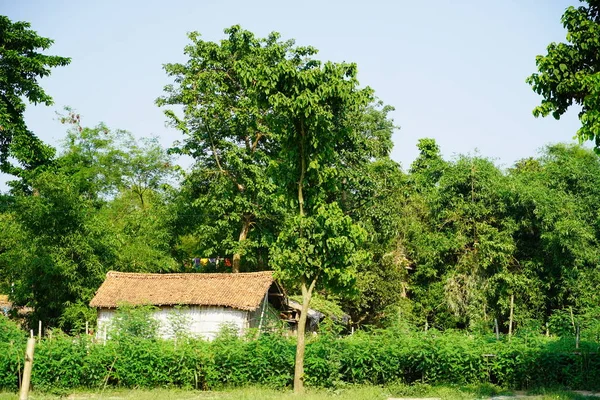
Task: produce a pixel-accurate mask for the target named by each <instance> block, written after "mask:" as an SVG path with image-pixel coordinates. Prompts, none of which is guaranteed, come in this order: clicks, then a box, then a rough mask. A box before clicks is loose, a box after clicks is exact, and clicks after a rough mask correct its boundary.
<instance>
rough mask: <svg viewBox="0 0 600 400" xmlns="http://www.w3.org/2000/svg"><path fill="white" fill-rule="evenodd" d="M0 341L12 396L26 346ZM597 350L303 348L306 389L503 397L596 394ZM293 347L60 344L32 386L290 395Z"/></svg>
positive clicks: (528, 342)
mask: <svg viewBox="0 0 600 400" xmlns="http://www.w3.org/2000/svg"><path fill="white" fill-rule="evenodd" d="M17 342H18V343H15V340H11V341H10V342H6V341H4V342H0V389H2V390H9V391H14V390H16V389H17V386H18V379H19V378H18V376H19V370H20V368H22V365H23V354H24V347H25V341H24V338H23V340H17ZM598 347H599V345H598V344H597V343H592V342H582V343H581V344H580V348H579V349H575V343H574V341H573V340H572V339H558V338H547V337H544V336H540V337H528V338H519V337H513V338H512V339H511V340H509V339H508V338H502V339H501V340H500V341H497V340H496V339H495V338H487V337H476V336H468V335H465V334H463V333H453V332H446V333H439V332H431V331H430V332H398V331H383V332H376V333H358V334H355V335H352V336H347V337H342V338H338V337H334V336H331V335H319V336H318V337H314V338H310V339H309V343H308V345H307V349H306V359H305V371H306V377H305V381H306V383H307V384H308V385H310V386H318V387H334V386H336V385H339V384H341V383H358V384H378V385H380V384H389V383H400V382H401V383H408V384H410V383H414V382H425V383H430V384H470V383H484V382H489V383H492V384H496V385H499V386H502V387H506V388H512V389H526V388H532V387H538V386H544V387H565V388H571V389H590V390H594V389H599V388H600V358H599V357H598ZM294 354H295V347H294V339H293V338H287V337H284V336H282V335H279V334H263V335H261V336H260V337H259V338H258V339H252V340H250V339H247V338H237V337H234V336H231V335H228V336H227V335H226V336H224V337H221V338H218V339H217V340H215V341H212V342H206V341H202V340H193V339H188V340H180V341H178V342H174V341H165V340H151V339H136V338H127V337H123V338H120V339H119V340H110V341H108V342H107V343H106V344H102V343H94V342H93V341H92V340H91V339H90V338H88V337H72V336H66V335H54V337H53V338H45V339H43V340H42V341H41V342H39V343H38V344H37V346H36V353H35V360H34V367H33V377H32V385H33V386H34V388H36V389H38V390H42V391H43V390H57V389H64V390H70V389H75V388H100V387H103V386H105V385H106V386H108V387H144V388H154V387H183V388H197V389H202V390H208V389H216V388H221V387H225V386H241V385H248V384H259V385H266V386H271V387H276V388H282V387H286V386H290V385H291V384H292V379H293V371H294Z"/></svg>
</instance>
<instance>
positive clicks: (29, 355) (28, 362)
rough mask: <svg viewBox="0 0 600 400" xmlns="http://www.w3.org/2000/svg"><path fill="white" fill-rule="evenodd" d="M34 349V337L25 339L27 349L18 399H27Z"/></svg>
mask: <svg viewBox="0 0 600 400" xmlns="http://www.w3.org/2000/svg"><path fill="white" fill-rule="evenodd" d="M34 350H35V338H32V337H31V338H29V339H28V340H27V350H26V351H25V367H24V368H23V382H22V383H21V391H20V394H19V400H27V399H29V384H30V383H31V369H32V367H33V352H34Z"/></svg>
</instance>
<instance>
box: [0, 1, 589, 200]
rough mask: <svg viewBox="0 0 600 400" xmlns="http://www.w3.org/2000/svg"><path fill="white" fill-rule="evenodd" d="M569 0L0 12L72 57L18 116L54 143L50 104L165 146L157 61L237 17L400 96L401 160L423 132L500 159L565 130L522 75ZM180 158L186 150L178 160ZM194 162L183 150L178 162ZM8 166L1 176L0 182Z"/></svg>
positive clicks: (14, 4) (558, 28) (572, 124)
mask: <svg viewBox="0 0 600 400" xmlns="http://www.w3.org/2000/svg"><path fill="white" fill-rule="evenodd" d="M577 4H578V1H577V0H502V1H493V0H454V1H449V0H429V1H414V0H413V1H406V0H395V1H392V0H387V1H383V0H370V1H354V0H343V1H341V0H330V1H323V0H304V1H294V2H291V1H285V0H279V1H263V0H255V1H248V0H246V1H237V0H230V1H213V0H171V1H168V2H167V1H155V0H139V1H138V0H128V1H118V0H104V1H95V2H91V1H76V0H61V1H47V0H0V14H3V15H7V16H8V17H9V18H10V19H11V20H13V21H16V20H19V21H27V22H30V23H31V25H32V29H34V30H36V31H37V32H38V33H39V34H40V35H42V36H45V37H50V38H52V39H54V41H55V43H54V45H53V46H52V48H51V49H50V50H49V51H48V53H49V54H54V55H61V56H67V57H71V58H72V62H71V64H70V65H69V66H67V67H61V68H57V69H54V70H53V72H52V75H51V76H50V77H46V78H43V79H42V80H41V81H40V83H41V85H42V86H43V87H44V89H45V90H46V91H47V93H48V94H50V95H51V96H52V97H53V98H54V101H55V105H54V106H50V107H46V106H33V105H32V106H29V107H28V109H27V111H26V113H25V118H26V123H27V125H28V126H29V128H30V129H31V130H32V131H33V132H35V133H36V134H37V135H38V136H39V137H40V138H41V139H42V140H44V141H45V142H47V143H50V144H51V145H53V146H59V145H60V142H61V140H62V138H63V137H64V135H65V127H64V126H62V125H61V124H60V123H59V122H58V120H57V117H56V112H57V111H61V110H62V109H63V107H64V106H70V107H72V108H74V109H75V110H76V111H77V112H78V113H79V114H81V117H82V123H83V124H84V125H85V126H93V125H96V124H97V123H99V122H104V123H106V124H107V125H108V126H109V127H111V128H118V129H126V130H129V131H131V132H132V133H133V134H134V135H136V136H137V137H144V136H146V137H147V136H157V137H159V139H160V142H161V143H162V144H163V145H164V146H165V147H168V146H170V145H171V144H172V143H173V142H174V141H175V140H179V139H181V136H180V135H179V133H178V132H176V131H175V130H174V129H172V128H169V127H167V126H165V117H164V115H163V112H162V110H161V109H160V108H158V107H157V106H156V105H155V104H154V101H155V99H156V98H157V97H159V96H160V95H161V94H162V90H163V87H164V85H166V84H168V83H170V81H169V79H168V78H167V76H166V74H165V73H164V71H163V69H162V65H163V64H165V63H172V62H185V58H184V55H183V48H184V46H185V45H186V44H187V43H188V39H187V36H186V33H187V32H191V31H198V32H200V33H201V34H202V37H203V38H204V39H205V40H212V41H218V40H221V39H224V38H225V35H224V34H223V29H225V28H227V27H229V26H231V25H234V24H240V25H241V26H242V27H243V28H244V29H247V30H250V31H252V32H254V33H255V34H256V35H257V36H259V37H264V36H266V35H267V34H268V33H269V32H272V31H277V32H280V33H281V34H282V38H283V39H291V38H293V39H295V40H296V43H297V44H299V45H311V46H313V47H316V48H317V49H319V54H318V57H319V58H321V59H322V60H331V61H348V62H355V63H357V65H358V71H359V80H360V83H361V85H365V86H367V85H368V86H370V87H372V88H373V89H374V90H375V93H376V95H377V96H378V97H379V98H380V99H381V100H382V101H383V102H384V103H385V104H389V105H391V106H394V107H395V111H394V112H393V113H392V117H393V118H394V121H395V123H396V125H398V126H399V127H400V128H399V129H398V130H397V131H396V133H395V134H394V137H393V139H394V150H393V152H392V158H393V159H394V160H396V161H398V162H400V163H401V164H402V166H403V168H405V169H407V168H408V167H409V166H410V163H411V162H412V161H413V160H414V159H415V157H416V156H417V149H416V144H417V141H418V139H419V138H423V137H430V138H435V139H436V141H437V142H438V144H439V145H440V147H441V150H442V154H443V155H444V157H446V158H448V159H451V158H452V157H455V156H456V155H458V154H467V153H470V154H473V153H474V152H478V153H479V154H480V155H482V156H485V157H489V158H491V159H493V160H495V162H496V163H497V164H498V165H500V166H502V167H510V166H511V165H512V164H513V163H514V162H515V161H516V160H519V159H521V158H524V157H529V156H534V155H536V154H538V151H539V150H540V149H541V148H542V147H543V146H545V145H547V144H549V143H556V142H574V139H573V136H574V135H575V132H576V130H577V129H578V127H579V121H578V119H577V110H570V111H569V113H568V114H566V115H565V116H564V117H563V118H562V119H561V120H560V121H556V120H554V119H553V118H551V117H550V118H539V119H536V118H534V117H533V115H532V109H533V108H534V107H535V106H536V105H537V104H538V103H539V101H540V98H539V96H538V95H536V94H535V93H534V92H533V91H532V90H531V88H530V87H529V85H527V84H526V83H525V79H526V77H527V76H529V75H530V74H531V73H533V72H535V56H536V55H538V54H544V53H545V49H546V46H547V45H548V44H549V43H550V42H553V41H564V39H565V31H564V29H563V27H562V25H561V23H560V17H561V15H562V13H563V12H564V10H565V8H567V7H568V6H570V5H577ZM182 162H183V163H184V164H185V163H186V161H185V160H183V161H182ZM187 163H189V161H187ZM6 180H7V177H6V176H0V190H6V186H5V185H4V184H3V182H5V181H6Z"/></svg>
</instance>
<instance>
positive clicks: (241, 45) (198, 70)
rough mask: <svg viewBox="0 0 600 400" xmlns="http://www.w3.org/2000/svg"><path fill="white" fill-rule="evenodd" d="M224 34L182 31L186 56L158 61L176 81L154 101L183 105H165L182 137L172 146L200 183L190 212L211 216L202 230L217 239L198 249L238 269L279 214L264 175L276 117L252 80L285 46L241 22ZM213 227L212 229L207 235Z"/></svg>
mask: <svg viewBox="0 0 600 400" xmlns="http://www.w3.org/2000/svg"><path fill="white" fill-rule="evenodd" d="M225 33H226V34H228V38H227V39H225V40H222V41H221V42H220V43H214V42H208V41H204V40H202V39H201V38H200V35H199V34H198V33H197V32H194V33H190V34H189V35H188V36H189V38H190V40H191V42H192V43H191V44H190V45H188V46H186V48H185V54H186V55H187V56H188V61H187V62H186V64H166V65H165V66H164V68H165V71H166V72H167V74H168V75H169V76H170V77H173V79H174V80H175V84H172V85H168V86H166V87H165V95H164V96H163V97H161V98H159V99H158V100H157V104H158V105H159V106H182V107H183V116H178V115H177V114H176V113H175V112H174V111H173V110H170V109H169V110H166V111H165V114H166V115H167V117H168V118H169V121H170V122H171V123H172V125H173V126H175V127H176V128H178V129H180V130H181V131H182V133H183V134H184V136H185V140H184V142H183V143H182V144H180V145H179V146H176V147H175V148H174V149H173V151H174V152H176V153H179V154H186V155H190V156H192V157H193V158H194V159H195V161H196V164H195V167H194V173H193V175H192V176H190V179H189V180H188V183H189V184H191V185H196V184H197V186H199V187H197V190H190V191H188V194H194V196H195V197H194V198H190V199H189V201H190V202H192V203H193V209H195V211H194V212H196V213H197V212H201V213H203V214H205V215H207V216H209V217H208V219H204V223H202V225H203V227H202V228H201V229H200V228H199V229H200V230H201V231H202V233H200V234H201V235H202V236H203V239H204V241H209V242H213V243H220V244H219V245H214V246H211V247H204V248H203V250H204V251H206V252H208V253H209V255H210V254H211V253H212V254H213V255H214V256H219V255H222V254H223V253H219V252H221V251H222V252H225V254H233V271H234V272H239V271H240V268H242V256H244V255H245V254H247V253H249V252H250V249H251V248H253V247H257V246H260V244H259V243H260V242H261V233H260V232H261V230H262V229H263V228H264V227H265V226H266V225H268V223H269V220H270V219H272V218H276V215H275V214H277V205H276V203H277V197H276V196H274V195H273V194H274V191H275V189H276V188H275V184H274V182H273V180H272V179H270V177H269V174H268V171H269V168H271V161H272V154H273V153H274V151H275V150H276V147H277V145H278V144H277V141H276V140H275V139H274V137H273V133H272V132H271V129H272V128H271V124H270V123H269V121H270V120H271V119H273V118H276V116H275V115H273V110H272V108H271V107H269V104H268V103H267V102H266V100H265V93H264V92H263V89H262V87H261V84H260V83H258V82H257V81H256V79H257V78H258V77H259V76H261V74H262V72H261V71H263V70H265V69H267V68H273V67H274V66H276V65H277V63H279V62H280V61H281V57H283V56H285V54H286V52H287V51H288V49H289V47H290V46H291V43H282V42H279V41H278V35H276V34H272V35H270V36H269V37H268V38H266V39H258V38H256V37H255V36H254V35H253V34H252V33H250V32H248V31H245V30H243V29H241V28H240V27H239V26H233V27H231V28H229V29H226V30H225ZM190 211H191V210H190V209H188V211H187V213H189V212H190ZM216 225H221V226H220V227H219V229H216V230H215V229H213V228H214V227H215V226H216ZM256 228H260V229H256ZM213 230H214V231H217V232H218V233H216V234H213V235H211V234H210V232H211V231H213ZM234 232H235V233H234ZM206 256H208V255H205V257H206Z"/></svg>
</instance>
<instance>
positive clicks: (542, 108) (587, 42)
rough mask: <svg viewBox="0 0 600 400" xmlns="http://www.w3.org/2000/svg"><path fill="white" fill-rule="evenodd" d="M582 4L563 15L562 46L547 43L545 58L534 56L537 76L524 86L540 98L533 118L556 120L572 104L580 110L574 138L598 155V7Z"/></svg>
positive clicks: (588, 0) (593, 1) (590, 1)
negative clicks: (588, 144)
mask: <svg viewBox="0 0 600 400" xmlns="http://www.w3.org/2000/svg"><path fill="white" fill-rule="evenodd" d="M582 3H584V4H583V5H582V6H580V7H574V6H570V7H568V8H567V10H566V11H565V13H564V14H563V17H562V24H563V27H564V28H565V29H566V30H567V38H566V39H567V40H566V43H551V44H550V45H549V46H548V53H547V54H546V55H545V56H541V55H540V56H537V58H536V64H537V67H538V72H537V73H534V74H532V75H531V76H530V77H529V78H528V79H527V82H528V83H529V84H530V85H531V86H532V88H533V90H534V91H535V92H536V93H538V94H540V95H541V96H542V103H541V104H540V105H539V106H538V107H536V108H535V109H534V110H533V114H534V115H535V116H536V117H537V116H543V117H545V116H548V115H550V114H551V115H552V116H553V117H554V118H556V119H559V118H560V117H561V116H562V115H563V114H564V113H565V112H566V111H567V110H568V109H569V108H570V107H571V106H572V105H573V104H576V105H578V106H580V107H581V111H580V112H579V120H580V121H581V128H580V129H579V130H578V131H577V136H578V138H579V140H580V141H584V140H591V141H594V144H595V148H596V150H597V151H598V150H600V134H599V132H600V114H599V112H598V111H599V107H600V105H599V104H598V100H597V99H598V95H599V94H600V92H599V91H598V90H599V89H598V65H599V63H600V58H598V50H599V49H600V38H599V35H598V33H599V32H600V3H599V2H598V1H597V0H585V1H584V0H582Z"/></svg>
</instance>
